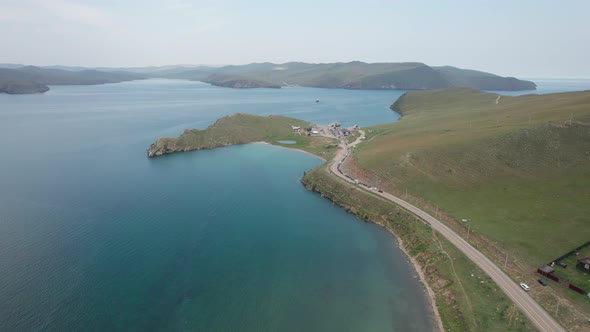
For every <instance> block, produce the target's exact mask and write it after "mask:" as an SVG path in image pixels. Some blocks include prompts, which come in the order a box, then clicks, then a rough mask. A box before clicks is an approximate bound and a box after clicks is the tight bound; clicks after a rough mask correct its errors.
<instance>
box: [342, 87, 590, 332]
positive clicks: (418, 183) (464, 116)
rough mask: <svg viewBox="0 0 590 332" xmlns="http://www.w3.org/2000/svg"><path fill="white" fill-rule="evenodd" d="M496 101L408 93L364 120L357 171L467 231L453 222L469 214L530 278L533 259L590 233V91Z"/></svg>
mask: <svg viewBox="0 0 590 332" xmlns="http://www.w3.org/2000/svg"><path fill="white" fill-rule="evenodd" d="M497 99H498V96H497V95H495V94H489V93H485V92H480V91H474V90H469V89H450V90H439V91H427V92H412V93H408V94H407V95H405V96H403V97H402V98H400V100H399V101H398V102H396V104H394V105H393V107H394V108H395V109H396V110H398V111H400V112H401V113H402V114H403V117H402V118H401V120H400V121H399V122H396V123H393V124H385V125H380V126H376V127H373V128H369V129H368V135H367V136H368V140H367V141H366V143H364V144H361V145H360V146H358V148H357V150H356V152H355V154H354V155H353V156H354V160H355V162H356V164H357V165H358V166H360V171H359V170H357V172H360V173H362V172H365V174H368V175H371V176H373V177H379V178H380V179H381V181H382V182H381V186H382V187H384V188H385V189H386V190H388V191H392V192H397V193H404V192H405V190H408V192H409V193H410V195H413V196H414V197H419V198H421V199H422V203H423V204H424V205H426V206H428V205H430V206H431V207H434V206H438V207H439V208H441V209H442V210H444V211H445V212H447V213H448V214H449V215H450V217H451V218H449V219H454V221H455V222H454V223H453V220H450V222H451V224H452V225H454V227H455V228H456V229H457V227H458V228H459V230H460V231H461V230H462V231H463V233H464V234H465V228H466V227H465V224H463V223H462V222H457V220H461V219H469V220H470V221H468V223H469V224H470V225H471V226H470V227H471V230H472V231H473V232H472V234H473V233H475V234H476V235H483V238H484V239H487V241H486V242H487V243H488V244H489V245H490V246H492V247H493V248H492V249H493V250H492V251H496V252H497V253H499V254H498V256H499V257H503V256H505V255H506V254H508V255H509V256H510V262H518V263H517V264H514V265H517V267H516V269H515V271H516V272H514V271H513V272H514V273H512V275H513V276H515V277H517V276H518V275H522V274H521V273H523V271H525V272H524V273H529V276H528V278H529V279H528V282H532V283H534V279H532V278H534V272H533V271H534V270H535V269H536V267H538V266H539V265H541V264H543V263H545V262H548V261H550V260H552V259H554V258H555V257H558V256H560V255H561V254H562V253H565V252H567V251H569V250H571V249H572V248H574V247H576V246H577V245H579V244H582V243H584V242H586V241H588V239H589V238H590V230H589V229H588V215H590V204H588V202H590V92H589V91H587V92H572V93H560V94H549V95H527V96H520V97H505V96H502V97H501V98H500V99H499V100H498V103H497V104H496V100H497ZM570 119H572V121H571V123H570ZM461 224H463V225H461ZM461 228H462V229H461ZM492 251H489V252H492ZM489 252H488V254H489ZM499 260H500V259H499V258H498V257H496V261H497V262H498V261H499ZM502 261H503V260H502ZM535 288H536V286H535V287H534V290H535ZM539 291H540V290H539ZM574 295H575V294H574ZM565 296H566V297H568V298H570V299H574V301H576V302H577V303H578V305H581V306H582V307H581V308H584V309H582V310H588V309H590V306H588V303H587V302H588V301H587V299H586V298H583V297H581V296H578V297H577V298H575V296H572V295H571V294H566V295H565ZM560 313H561V311H560ZM562 322H563V321H562ZM567 324H568V323H567V322H566V325H567Z"/></svg>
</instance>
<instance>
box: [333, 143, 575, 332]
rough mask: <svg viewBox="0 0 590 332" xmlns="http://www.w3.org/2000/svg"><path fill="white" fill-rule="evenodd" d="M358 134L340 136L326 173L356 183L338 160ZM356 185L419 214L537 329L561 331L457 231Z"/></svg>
mask: <svg viewBox="0 0 590 332" xmlns="http://www.w3.org/2000/svg"><path fill="white" fill-rule="evenodd" d="M361 136H364V132H363V133H362V135H361ZM360 142H361V140H360V137H359V138H357V140H356V141H354V142H353V143H351V144H346V142H345V141H344V140H340V147H341V149H340V151H338V153H336V156H335V157H334V159H333V160H332V161H331V163H330V165H329V166H328V167H329V170H330V173H331V174H333V175H336V176H338V177H339V178H340V179H342V180H344V181H346V182H349V183H351V184H353V185H356V184H358V181H355V179H353V178H350V177H347V175H346V174H344V173H343V172H342V171H341V170H340V167H339V166H340V164H341V163H344V162H345V161H346V158H347V157H348V156H349V155H350V147H351V146H354V145H356V144H358V143H360ZM357 187H358V188H360V189H362V190H365V191H367V192H370V193H371V194H373V195H378V196H381V197H383V198H385V199H388V200H390V201H392V202H394V203H395V204H397V205H399V206H401V207H403V208H404V209H406V210H408V211H409V212H411V213H413V214H414V215H416V216H418V217H419V218H421V219H423V220H424V221H426V222H427V223H429V224H430V226H431V227H432V228H433V229H435V230H436V231H438V232H439V233H440V234H441V235H443V236H444V237H445V238H446V239H447V240H449V241H450V242H451V243H452V244H453V245H455V246H456V247H457V248H458V249H459V250H461V252H463V253H464V254H465V255H466V256H467V257H469V259H471V261H473V262H474V263H475V264H476V265H477V266H478V267H479V268H480V269H482V270H483V271H484V272H485V273H486V274H487V275H488V276H490V278H491V279H492V280H493V281H494V282H495V283H496V284H497V285H498V287H500V289H502V291H503V292H504V293H506V295H507V296H508V297H509V298H510V299H511V300H512V301H513V302H514V303H515V304H516V305H517V306H518V307H519V308H520V310H521V311H522V312H523V313H524V314H525V315H526V316H527V317H528V318H529V319H530V321H531V322H532V323H533V324H534V325H535V326H536V327H537V328H538V329H539V331H547V332H553V331H555V332H558V331H565V330H564V329H563V328H562V327H561V325H559V323H558V322H557V321H555V320H554V319H553V317H551V316H550V315H549V314H548V313H547V312H546V311H545V309H543V308H542V307H541V306H540V305H539V304H538V303H537V302H536V301H535V300H534V299H533V298H532V297H531V296H530V295H529V294H528V293H527V292H525V291H524V290H523V289H521V288H520V286H519V285H518V283H517V282H515V281H513V280H512V279H510V278H509V277H508V275H506V274H505V273H504V272H503V271H502V270H501V269H500V268H499V267H498V266H496V265H495V264H494V263H493V262H492V261H490V260H489V259H488V258H487V257H486V256H484V255H483V254H482V253H481V252H480V251H479V250H477V249H475V248H474V247H472V246H471V245H470V244H469V243H467V241H465V240H463V238H462V237H460V236H459V235H458V234H457V233H455V232H454V231H453V230H451V229H450V228H448V227H447V226H446V225H444V224H443V223H442V222H440V221H439V220H437V219H436V218H434V217H433V216H431V215H429V214H428V213H426V212H424V211H422V210H421V209H419V208H417V207H415V206H414V205H412V204H410V203H408V202H406V201H404V200H402V199H401V198H398V197H396V196H393V195H391V194H389V193H386V192H378V191H376V190H374V189H371V188H370V187H369V186H366V185H358V186H357Z"/></svg>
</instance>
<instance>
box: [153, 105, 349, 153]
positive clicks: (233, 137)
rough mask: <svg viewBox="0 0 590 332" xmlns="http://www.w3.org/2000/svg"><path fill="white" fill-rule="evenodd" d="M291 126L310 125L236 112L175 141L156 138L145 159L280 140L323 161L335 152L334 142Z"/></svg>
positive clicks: (293, 120) (191, 131)
mask: <svg viewBox="0 0 590 332" xmlns="http://www.w3.org/2000/svg"><path fill="white" fill-rule="evenodd" d="M291 126H299V127H302V128H304V127H310V126H311V124H310V123H308V122H305V121H302V120H298V119H293V118H288V117H285V116H275V115H271V116H267V117H264V116H257V115H250V114H242V113H238V114H234V115H231V116H226V117H223V118H221V119H219V120H217V121H216V122H215V123H214V124H212V125H211V126H209V127H207V129H205V130H199V129H188V130H185V131H184V133H183V134H182V135H180V137H178V138H160V139H158V140H157V141H156V142H155V143H153V144H152V145H150V147H149V148H148V156H149V157H155V156H160V155H163V154H169V153H174V152H183V151H192V150H201V149H212V148H217V147H222V146H228V145H236V144H245V143H252V142H261V141H264V142H268V143H271V144H277V145H280V143H278V142H277V141H280V140H290V141H294V142H295V144H289V145H285V146H286V147H289V148H296V149H302V150H305V151H308V152H311V153H314V154H316V155H318V156H321V157H323V158H329V157H330V156H331V155H332V154H333V153H334V152H335V150H336V147H337V144H335V140H332V139H329V138H325V137H316V136H307V135H306V134H304V133H296V132H293V129H292V127H291Z"/></svg>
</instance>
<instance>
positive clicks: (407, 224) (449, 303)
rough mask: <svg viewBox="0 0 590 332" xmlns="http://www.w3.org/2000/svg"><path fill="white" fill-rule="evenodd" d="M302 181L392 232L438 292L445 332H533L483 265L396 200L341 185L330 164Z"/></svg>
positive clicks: (438, 303) (433, 288) (361, 216)
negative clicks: (404, 208) (396, 202)
mask: <svg viewBox="0 0 590 332" xmlns="http://www.w3.org/2000/svg"><path fill="white" fill-rule="evenodd" d="M302 182H303V183H304V184H305V186H306V187H308V188H309V189H312V190H314V191H317V192H320V193H321V194H322V196H324V197H326V198H328V199H330V200H332V201H334V202H335V203H336V204H338V205H340V206H342V207H343V208H345V209H346V210H347V211H349V212H351V213H354V214H355V215H357V216H358V217H359V218H362V219H365V220H371V221H373V222H376V223H378V224H381V225H382V226H384V227H386V228H388V229H390V230H391V231H393V232H394V233H395V235H396V237H398V238H399V239H401V240H402V241H403V243H404V247H405V249H406V250H407V251H408V252H409V254H410V255H411V256H412V257H413V258H414V259H415V260H416V261H417V262H418V263H419V264H420V265H421V266H422V270H423V272H424V274H425V276H426V279H427V280H426V282H427V283H428V284H429V285H430V287H431V289H432V290H433V291H434V293H435V297H436V304H437V307H438V310H439V313H440V315H441V319H442V321H443V326H444V328H445V330H446V331H533V330H534V328H532V327H531V325H530V323H529V322H528V321H527V320H526V319H525V318H524V316H523V315H522V314H521V313H520V312H519V311H518V310H517V309H516V307H515V306H514V305H513V304H512V303H511V302H510V300H509V299H508V298H507V297H506V296H505V295H504V294H503V293H502V292H501V291H500V290H499V289H498V288H497V286H496V285H495V284H494V283H493V282H491V280H490V279H489V278H488V277H487V276H486V275H485V274H484V273H483V272H482V271H481V270H480V269H479V268H478V267H476V266H475V265H474V264H473V263H472V262H471V261H470V260H469V259H467V258H466V257H465V256H464V255H463V254H461V253H460V252H459V251H457V249H456V248H455V247H453V246H452V245H451V244H450V243H448V242H447V241H446V240H445V239H444V238H443V237H441V236H439V235H438V234H437V233H435V232H433V231H432V229H431V228H430V227H429V226H428V225H426V224H425V223H423V222H422V221H420V220H418V219H416V218H415V217H414V216H412V215H410V214H409V213H407V212H405V211H403V210H401V209H399V208H398V207H397V206H396V205H394V204H393V203H391V202H388V201H385V200H383V199H381V198H378V197H376V196H372V195H370V194H367V193H365V192H362V191H360V190H358V189H357V188H355V187H353V186H350V185H348V184H345V183H343V182H341V181H339V180H338V179H336V178H335V177H333V176H331V175H329V174H328V173H327V171H326V169H325V166H320V167H318V168H316V169H314V170H312V171H309V172H307V173H306V174H305V176H304V177H303V179H302Z"/></svg>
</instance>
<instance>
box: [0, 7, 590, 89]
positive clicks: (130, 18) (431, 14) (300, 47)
mask: <svg viewBox="0 0 590 332" xmlns="http://www.w3.org/2000/svg"><path fill="white" fill-rule="evenodd" d="M0 45H1V46H0V47H1V50H0V63H22V64H33V65H56V64H59V65H72V66H74V65H76V66H78V65H79V66H89V67H94V66H108V67H127V66H148V65H169V64H215V65H219V64H245V63H251V62H266V61H268V62H275V63H282V62H288V61H304V62H314V63H318V62H347V61H353V60H360V61H364V62H405V61H417V62H424V63H426V64H428V65H452V66H457V67H461V68H469V69H477V70H484V71H489V72H492V73H495V74H499V75H503V76H515V77H536V78H541V77H546V78H552V77H555V78H590V65H589V61H590V1H588V0H580V1H577V0H568V1H555V0H552V1H545V0H535V1H529V0H517V1H514V0H506V1H502V0H496V1H486V0H465V1H459V0H457V1H442V0H440V1H438V0H437V1H419V0H417V1H395V0H384V1H377V0H363V1H347V0H338V1H323V0H296V1H280V0H273V1H267V0H248V1H229V0H216V1H214V0H201V1H191V0H162V1H156V0H130V1H126V0H79V1H78V0H0Z"/></svg>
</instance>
